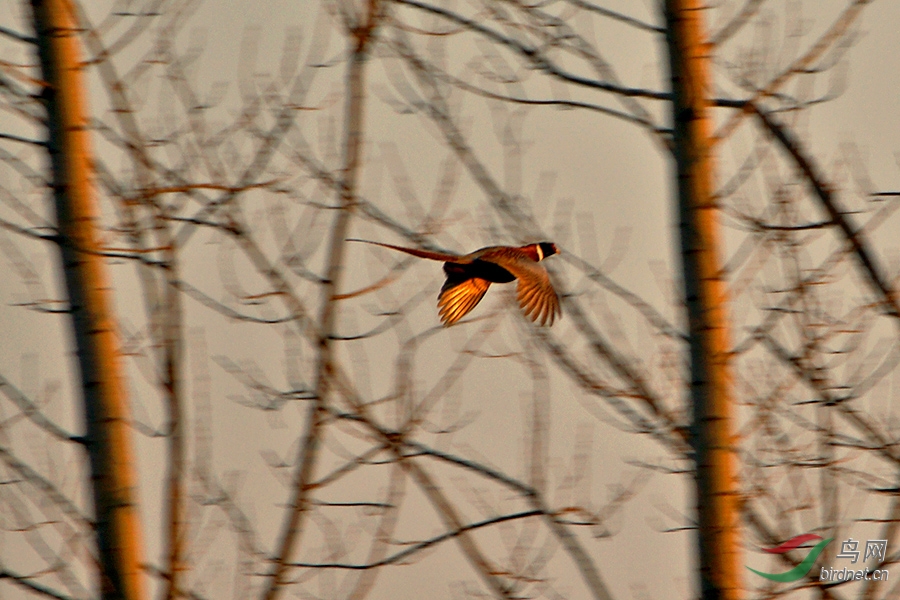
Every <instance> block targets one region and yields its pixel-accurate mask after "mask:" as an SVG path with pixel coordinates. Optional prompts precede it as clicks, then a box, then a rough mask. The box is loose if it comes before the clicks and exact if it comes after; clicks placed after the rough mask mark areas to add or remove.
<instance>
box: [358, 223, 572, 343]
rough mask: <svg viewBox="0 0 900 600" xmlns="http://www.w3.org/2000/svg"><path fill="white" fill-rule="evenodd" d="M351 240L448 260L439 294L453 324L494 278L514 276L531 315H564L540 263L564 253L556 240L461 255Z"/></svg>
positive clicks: (546, 319)
mask: <svg viewBox="0 0 900 600" xmlns="http://www.w3.org/2000/svg"><path fill="white" fill-rule="evenodd" d="M347 241H351V242H364V243H366V244H374V245H376V246H382V247H384V248H390V249H391V250H399V251H400V252H406V253H407V254H412V255H413V256H418V257H419V258H427V259H429V260H440V261H443V262H444V273H445V274H446V275H447V281H445V282H444V285H443V287H442V288H441V293H440V294H439V295H438V312H439V313H440V317H441V322H442V323H443V324H444V326H445V327H449V326H450V325H453V324H454V323H456V322H457V321H459V320H460V319H461V318H463V317H464V316H465V315H466V314H468V313H469V311H470V310H472V309H473V308H475V306H476V305H477V304H478V303H479V302H480V301H481V299H482V298H483V297H484V294H485V293H486V292H487V291H488V288H489V287H491V284H492V283H509V282H511V281H518V284H517V285H518V288H517V289H516V296H517V297H518V300H519V306H520V307H521V309H522V312H524V313H525V316H526V317H528V318H530V319H531V320H532V321H534V322H535V323H538V322H540V324H541V325H553V320H554V319H555V318H556V317H558V316H560V315H562V310H561V309H560V307H559V298H558V297H557V295H556V291H555V290H554V289H553V284H552V283H550V276H549V275H548V274H547V270H546V269H545V268H544V267H543V266H542V265H541V264H540V262H541V261H542V260H544V259H545V258H547V257H548V256H553V255H554V254H556V253H557V252H559V250H557V248H556V244H553V243H552V242H540V243H538V244H528V245H527V246H518V247H516V246H489V247H487V248H482V249H481V250H476V251H475V252H472V253H470V254H465V255H463V256H459V255H456V254H445V253H443V252H431V251H429V250H419V249H418V248H404V247H402V246H394V245H392V244H382V243H381V242H372V241H369V240H358V239H349V240H347Z"/></svg>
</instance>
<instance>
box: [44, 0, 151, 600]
mask: <svg viewBox="0 0 900 600" xmlns="http://www.w3.org/2000/svg"><path fill="white" fill-rule="evenodd" d="M31 5H32V9H33V16H34V26H35V31H36V32H37V38H38V48H39V54H40V61H41V70H42V73H43V79H44V81H45V84H46V86H45V88H44V100H45V105H46V108H47V125H48V129H49V136H48V142H47V144H48V151H49V154H50V159H51V161H52V165H51V167H52V170H53V195H54V200H55V207H56V219H57V226H58V228H59V248H60V253H61V257H62V263H63V273H64V276H65V283H66V291H67V294H68V298H69V309H70V313H71V317H72V325H73V327H74V333H75V345H76V352H77V356H78V367H79V375H80V377H81V385H82V393H83V395H84V414H85V421H86V440H85V441H86V444H87V449H88V453H89V456H90V468H91V483H92V491H93V500H94V511H95V529H96V538H97V546H98V549H99V561H100V577H101V580H100V588H101V592H102V597H103V598H128V599H135V598H143V597H145V593H144V585H143V579H142V576H141V572H140V565H141V561H142V548H141V543H142V537H141V527H140V523H139V519H138V513H137V507H136V504H135V494H136V490H135V473H134V468H133V457H132V448H131V439H130V429H129V428H130V419H129V414H128V399H127V394H126V389H125V382H124V380H123V376H122V373H121V369H122V367H121V364H120V361H119V344H118V338H117V334H116V324H115V319H114V318H113V315H112V306H111V304H112V302H111V298H110V294H109V290H110V285H109V282H108V277H107V273H106V270H105V265H104V263H103V258H102V257H101V256H100V255H99V251H100V239H99V238H100V236H99V235H98V233H97V224H98V221H99V215H98V208H97V206H96V202H95V196H94V189H93V182H92V177H91V170H92V157H91V148H90V138H89V135H88V132H87V116H86V110H85V101H84V97H83V87H84V83H83V78H82V72H81V70H82V67H83V65H82V63H81V58H80V51H79V41H78V29H77V27H76V23H75V14H74V10H75V7H74V6H72V5H71V4H70V3H69V2H68V1H67V0H32V2H31Z"/></svg>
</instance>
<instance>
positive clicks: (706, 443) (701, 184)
mask: <svg viewBox="0 0 900 600" xmlns="http://www.w3.org/2000/svg"><path fill="white" fill-rule="evenodd" d="M703 7H704V4H703V3H702V2H700V1H699V0H666V3H665V13H666V25H667V27H666V32H667V33H666V41H667V43H668V49H669V60H670V69H671V72H670V75H671V81H672V109H673V125H674V142H675V146H674V153H675V166H676V170H677V180H678V217H679V235H680V243H681V258H682V269H683V277H684V294H685V304H686V307H687V312H688V321H689V334H690V335H689V345H690V361H691V362H690V365H691V388H690V393H691V401H692V404H693V422H692V429H693V431H692V440H693V449H694V455H695V461H696V503H697V525H698V536H697V537H698V544H699V553H698V554H699V560H700V564H699V572H700V591H701V596H702V598H704V599H705V600H712V599H717V600H718V599H734V598H739V597H740V595H741V577H740V573H741V567H740V562H741V561H740V537H739V510H738V509H739V506H738V486H737V481H736V460H735V452H734V438H733V432H732V429H733V425H732V421H733V418H734V417H733V414H732V412H733V404H734V403H733V400H732V395H731V382H730V378H729V336H728V315H727V307H728V298H727V292H726V285H725V282H724V281H723V279H722V277H723V273H722V270H721V261H720V258H719V252H720V250H719V247H720V243H719V228H718V213H717V207H716V201H715V197H714V182H715V172H714V169H715V165H714V161H713V153H712V145H713V141H712V138H711V135H710V132H711V131H712V126H711V122H710V118H709V110H708V108H709V100H708V96H709V95H710V94H711V90H710V89H709V83H708V79H707V63H708V59H709V50H710V45H709V44H708V42H707V40H706V37H705V32H704V24H703Z"/></svg>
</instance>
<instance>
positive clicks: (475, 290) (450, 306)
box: [438, 274, 491, 327]
mask: <svg viewBox="0 0 900 600" xmlns="http://www.w3.org/2000/svg"><path fill="white" fill-rule="evenodd" d="M489 287H491V282H490V281H487V280H485V279H481V278H479V277H468V278H467V277H465V276H462V275H456V274H448V275H447V281H446V282H444V287H442V288H441V293H440V294H439V295H438V312H439V313H440V316H441V322H442V323H443V324H444V326H445V327H449V326H450V325H453V324H454V323H456V322H457V321H459V320H460V319H462V318H463V317H464V316H466V315H467V314H468V313H469V311H470V310H472V309H473V308H475V306H476V305H477V304H478V303H479V302H481V299H482V298H484V294H485V293H486V292H487V291H488V288H489Z"/></svg>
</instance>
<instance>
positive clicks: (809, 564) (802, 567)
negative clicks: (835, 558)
mask: <svg viewBox="0 0 900 600" xmlns="http://www.w3.org/2000/svg"><path fill="white" fill-rule="evenodd" d="M833 539H834V538H828V539H827V540H826V539H822V536H821V535H816V534H814V533H804V534H803V535H798V536H796V537H792V538H791V539H789V540H788V541H786V542H784V543H783V544H780V545H778V546H775V547H774V548H763V550H765V551H766V552H768V553H769V554H784V553H785V552H790V551H791V550H795V549H796V548H799V547H800V546H801V545H803V544H805V543H806V542H809V541H812V540H822V541H820V542H819V543H818V544H816V545H815V546H813V547H812V549H811V550H810V551H809V554H807V555H806V558H804V559H803V560H802V561H801V562H800V564H799V565H797V566H796V567H794V568H793V569H791V570H790V571H785V572H784V573H763V572H762V571H757V570H756V569H751V568H750V567H747V568H748V569H750V570H751V571H753V572H754V573H756V574H757V575H759V576H760V577H765V578H766V579H769V580H771V581H779V582H782V583H786V582H789V581H797V580H798V579H801V578H803V577H806V574H807V573H809V572H810V571H811V570H812V568H813V563H815V562H816V559H817V558H819V555H820V554H822V550H824V549H825V546H827V545H828V544H830V543H831V541H832V540H833Z"/></svg>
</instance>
